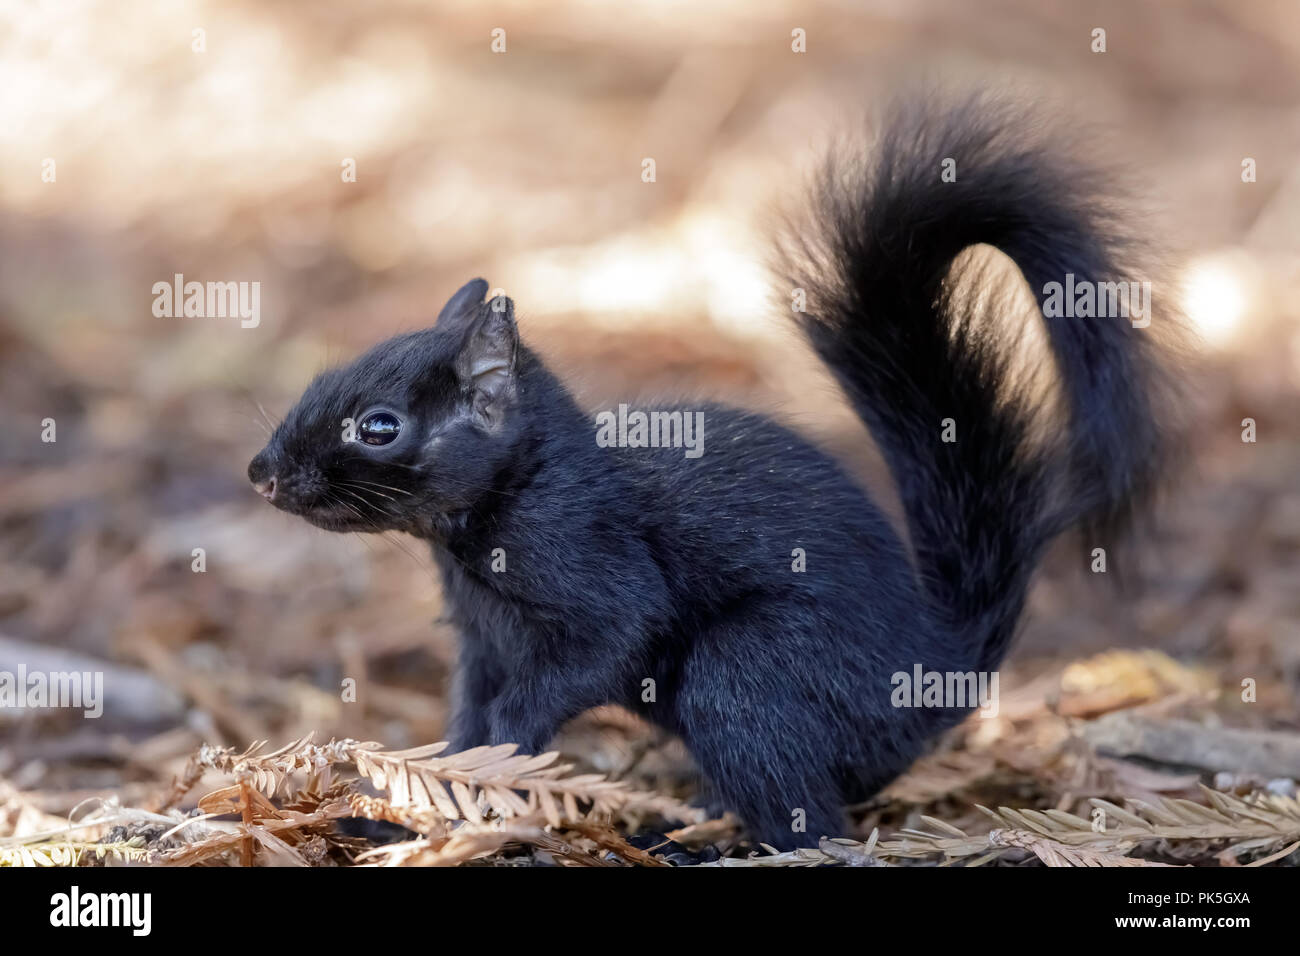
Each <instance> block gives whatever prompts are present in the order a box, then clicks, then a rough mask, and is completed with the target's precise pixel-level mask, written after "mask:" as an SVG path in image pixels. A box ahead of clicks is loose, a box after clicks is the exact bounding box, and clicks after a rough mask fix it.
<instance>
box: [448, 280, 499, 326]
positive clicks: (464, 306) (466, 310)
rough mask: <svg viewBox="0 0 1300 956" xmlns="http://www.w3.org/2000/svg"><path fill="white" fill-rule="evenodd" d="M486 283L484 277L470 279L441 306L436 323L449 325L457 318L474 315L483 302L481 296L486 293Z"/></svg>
mask: <svg viewBox="0 0 1300 956" xmlns="http://www.w3.org/2000/svg"><path fill="white" fill-rule="evenodd" d="M487 291H488V284H487V280H486V279H470V280H469V281H468V282H466V283H465V284H464V285H463V286H461V287H460V290H459V291H458V292H457V293H456V294H455V295H453V296H452V297H451V298H450V299H448V300H447V304H446V305H444V306H443V307H442V311H441V312H439V313H438V321H437V323H436V324H437V325H443V324H444V323H445V324H447V325H451V324H452V323H454V322H455V321H456V320H457V319H463V318H466V317H468V316H471V315H474V314H475V313H476V312H477V311H478V307H479V306H481V305H482V304H483V296H485V295H487Z"/></svg>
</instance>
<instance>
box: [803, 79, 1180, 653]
mask: <svg viewBox="0 0 1300 956" xmlns="http://www.w3.org/2000/svg"><path fill="white" fill-rule="evenodd" d="M949 160H950V161H952V162H951V163H946V161H949ZM954 164H955V165H954ZM945 168H947V169H948V170H949V177H948V178H952V174H953V173H955V180H954V181H951V182H948V181H944V178H943V175H942V174H943V173H944V170H945ZM1104 186H1105V183H1104V181H1103V180H1102V178H1101V177H1100V176H1099V175H1097V174H1095V173H1094V172H1092V171H1090V170H1089V169H1087V168H1086V167H1085V166H1083V165H1082V164H1080V163H1078V162H1076V161H1075V160H1074V159H1072V158H1070V156H1069V155H1068V154H1067V153H1066V152H1065V150H1064V148H1063V149H1061V150H1057V149H1054V148H1052V140H1051V139H1050V138H1049V137H1048V136H1047V135H1045V134H1043V133H1041V131H1040V130H1038V129H1036V128H1035V127H1034V126H1033V125H1031V123H1030V122H1027V121H1026V119H1025V117H1024V115H1023V113H1022V111H1021V110H1020V109H1019V108H1018V107H1016V106H1015V105H1014V104H1012V103H1009V102H1006V101H993V100H990V99H989V98H987V97H983V96H979V97H972V98H969V99H967V100H965V101H963V102H958V103H954V104H951V105H948V106H943V107H940V108H935V107H934V106H933V105H932V104H930V103H927V102H925V101H921V100H912V101H907V102H903V103H900V104H899V105H897V106H896V107H895V108H894V109H893V111H892V112H891V114H890V115H889V118H888V119H887V121H886V122H885V124H884V125H883V127H882V132H881V134H880V137H879V140H878V143H877V146H876V149H875V151H874V153H873V154H872V155H871V157H870V159H869V161H866V162H864V161H862V160H860V159H856V158H855V159H854V160H852V161H849V162H843V161H842V160H840V159H833V160H832V161H831V162H829V163H828V165H827V166H826V167H825V169H824V170H823V172H822V175H821V177H820V179H819V180H818V188H817V191H816V193H815V201H814V213H815V216H816V223H815V225H814V227H813V229H812V232H811V233H809V232H808V231H807V230H803V231H801V232H800V233H799V234H798V236H797V239H796V242H795V243H794V244H787V247H786V249H785V252H786V266H787V269H788V271H789V274H790V278H791V280H792V281H793V282H794V283H795V285H796V286H799V287H802V288H804V289H805V290H806V294H807V311H806V312H805V313H795V316H796V319H797V320H798V322H799V323H800V325H801V327H802V328H803V330H804V331H805V333H806V334H807V336H808V338H809V339H810V340H811V342H812V344H813V346H814V348H815V349H816V350H817V352H818V353H819V354H820V356H821V358H822V359H823V360H824V361H825V362H826V364H827V365H828V366H829V367H830V368H831V370H832V371H833V372H834V373H835V375H836V376H837V378H838V379H839V381H840V382H841V384H842V385H843V386H844V388H845V390H846V392H847V393H848V396H849V398H850V400H851V401H852V403H853V404H854V407H855V408H856V410H857V412H858V414H859V415H861V417H862V418H863V420H864V421H865V422H866V424H867V426H868V427H869V428H870V430H871V432H872V434H873V436H874V437H875V439H876V441H877V443H878V444H879V446H880V449H881V451H882V453H883V454H884V456H885V458H886V460H887V462H888V464H889V467H890V470H891V472H892V473H893V475H894V478H895V481H896V482H897V485H898V489H899V492H900V495H901V498H902V501H903V506H904V509H905V512H906V518H907V524H908V530H909V533H910V536H911V539H912V546H913V550H914V552H915V555H916V560H917V564H918V573H919V577H920V579H921V582H922V584H923V587H924V589H925V591H926V592H927V594H928V595H929V596H930V598H931V599H932V600H933V602H934V604H935V607H936V611H937V613H938V614H939V615H940V619H941V620H942V621H944V622H945V624H946V625H947V626H949V627H950V628H952V629H953V631H954V632H955V633H956V634H958V635H960V637H961V638H962V642H963V643H964V644H965V646H967V647H968V648H970V650H971V652H972V654H973V658H972V661H973V663H978V664H979V665H980V666H983V667H985V668H990V667H993V666H995V665H996V663H997V661H998V660H999V659H1000V658H1001V656H1002V655H1003V654H1004V653H1005V651H1006V649H1007V645H1008V643H1009V641H1010V639H1011V637H1012V635H1013V633H1014V630H1015V626H1016V621H1017V619H1018V618H1019V615H1020V612H1021V609H1022V606H1023V602H1024V596H1025V592H1026V588H1027V585H1028V580H1029V577H1030V575H1031V574H1032V572H1033V569H1034V566H1035V565H1036V563H1037V562H1038V560H1039V558H1040V556H1041V554H1042V552H1043V550H1044V548H1045V546H1046V544H1047V543H1048V542H1049V541H1050V540H1051V539H1052V538H1053V537H1054V536H1055V535H1056V534H1058V533H1059V532H1061V531H1063V530H1065V529H1066V528H1068V527H1070V526H1072V525H1084V526H1086V527H1088V528H1091V529H1095V530H1098V531H1103V530H1108V529H1114V528H1116V527H1117V526H1118V525H1120V524H1122V523H1123V521H1124V520H1125V519H1126V518H1127V517H1128V515H1129V514H1130V512H1131V511H1132V510H1133V509H1134V508H1135V506H1137V505H1140V504H1141V503H1142V502H1143V501H1144V500H1145V499H1146V498H1147V497H1148V495H1149V494H1150V492H1151V491H1152V490H1153V488H1154V486H1155V484H1156V479H1157V477H1158V476H1159V474H1160V470H1161V468H1162V463H1163V462H1164V461H1165V458H1166V455H1165V451H1166V445H1167V442H1166V440H1165V438H1164V430H1163V429H1162V428H1161V424H1160V420H1161V413H1160V410H1159V409H1160V407H1161V405H1162V402H1161V398H1160V396H1161V395H1162V393H1163V392H1164V390H1165V388H1166V385H1165V382H1164V380H1163V377H1162V372H1161V364H1160V362H1159V361H1158V360H1157V355H1158V353H1159V351H1160V349H1159V348H1158V347H1157V344H1156V335H1157V333H1159V332H1160V329H1159V324H1160V323H1161V322H1163V321H1166V320H1165V319H1164V318H1163V317H1162V316H1160V315H1157V316H1156V318H1155V319H1154V321H1153V322H1152V324H1151V325H1150V326H1149V327H1135V326H1134V322H1133V319H1134V318H1137V317H1136V316H1134V317H1108V318H1098V317H1075V316H1074V315H1073V314H1070V312H1071V310H1070V307H1069V306H1064V307H1062V308H1056V307H1055V306H1054V304H1053V303H1050V302H1045V301H1044V300H1045V297H1046V292H1045V287H1048V286H1049V283H1060V284H1062V285H1063V286H1064V285H1065V284H1066V283H1069V282H1072V283H1073V287H1074V288H1075V289H1081V288H1083V286H1084V284H1085V283H1094V284H1096V287H1097V288H1098V289H1100V290H1102V300H1103V303H1105V301H1106V300H1107V293H1108V291H1109V290H1110V289H1111V288H1114V287H1109V286H1104V285H1102V284H1103V283H1111V282H1124V283H1126V284H1127V283H1130V282H1138V283H1141V282H1145V281H1151V280H1152V279H1153V278H1154V277H1153V276H1151V275H1149V274H1144V272H1143V267H1142V266H1141V265H1140V264H1138V263H1135V262H1132V261H1131V260H1130V253H1131V252H1132V251H1133V250H1134V246H1133V244H1132V243H1131V242H1129V241H1127V240H1125V239H1124V238H1123V237H1122V231H1121V230H1119V229H1118V228H1117V224H1118V222H1119V218H1118V217H1119V212H1120V211H1121V210H1118V209H1117V208H1116V207H1115V206H1114V205H1108V204H1107V203H1108V200H1107V198H1106V193H1105V191H1104ZM980 243H983V244H987V245H990V246H994V247H996V248H997V249H999V250H1001V251H1002V252H1003V253H1005V254H1006V256H1008V257H1009V258H1010V259H1011V260H1012V261H1013V262H1014V263H1015V264H1016V266H1018V267H1019V269H1020V272H1021V273H1022V274H1023V276H1024V279H1025V280H1026V281H1027V282H1028V285H1029V287H1030V288H1031V289H1032V290H1033V292H1034V295H1035V296H1036V297H1037V299H1038V302H1039V305H1040V312H1041V307H1042V306H1044V305H1047V306H1048V307H1049V308H1048V310H1047V311H1045V312H1041V314H1040V315H1039V316H1037V318H1038V319H1039V320H1041V321H1043V322H1045V323H1046V331H1047V339H1048V343H1049V346H1050V351H1051V354H1052V356H1053V358H1054V361H1055V366H1056V373H1057V375H1058V376H1059V378H1060V380H1061V398H1062V399H1063V400H1064V401H1063V403H1061V404H1062V405H1063V413H1062V415H1061V418H1062V420H1061V421H1060V422H1059V423H1057V429H1056V436H1055V437H1051V431H1050V429H1049V431H1048V433H1047V434H1048V436H1049V437H1048V438H1047V439H1046V440H1044V439H1043V436H1042V434H1040V432H1041V431H1042V429H1041V426H1042V424H1043V422H1042V418H1043V411H1044V409H1045V408H1046V407H1048V405H1047V404H1046V403H1047V401H1048V400H1047V399H1046V398H1044V397H1043V396H1041V395H1036V394H1035V392H1034V390H1033V389H1032V388H1030V387H1028V386H1027V385H1026V384H1025V383H1024V381H1023V380H1017V375H1016V374H1015V372H1016V359H1015V355H1016V353H1017V350H1018V349H1019V346H1020V343H1021V340H1022V339H1023V338H1024V336H1025V334H1026V330H1025V329H1024V328H1023V327H1022V326H1020V325H1019V323H1021V322H1023V319H1024V314H1023V311H1022V312H1020V313H1017V314H1015V315H1005V314H1004V315H998V314H991V315H990V314H984V313H988V312H989V308H988V307H987V305H985V306H984V307H982V308H981V307H979V306H977V305H972V304H970V303H968V302H966V301H964V300H962V298H961V297H960V296H958V295H957V294H956V293H955V291H954V288H955V287H954V282H953V280H954V275H953V274H952V272H953V270H952V267H953V263H954V259H955V257H957V255H958V254H959V253H961V252H962V251H963V250H964V249H966V248H968V247H970V246H972V245H975V244H980ZM963 261H964V260H963ZM1067 276H1072V277H1073V279H1072V280H1070V279H1067ZM1125 288H1128V286H1127V285H1126V286H1125ZM1148 288H1149V287H1148ZM1133 305H1134V306H1140V305H1141V303H1140V302H1139V301H1138V300H1137V299H1134V301H1133ZM1062 311H1064V312H1065V313H1066V315H1060V316H1059V317H1052V315H1053V314H1054V313H1056V314H1059V313H1060V312H1062ZM994 312H996V307H995V308H994ZM1030 317H1031V318H1033V315H1032V313H1031V314H1030ZM1147 318H1149V315H1148V316H1147ZM1145 320H1146V319H1140V320H1139V324H1142V322H1144V321H1145ZM946 419H951V420H952V422H951V425H950V427H949V430H948V435H947V436H946V437H948V438H949V439H954V438H955V440H950V441H945V440H944V438H945V435H944V430H945V426H944V421H945V420H946ZM954 432H955V433H954ZM1098 540H1101V538H1100V536H1099V537H1098ZM1088 546H1089V547H1091V544H1089V545H1088Z"/></svg>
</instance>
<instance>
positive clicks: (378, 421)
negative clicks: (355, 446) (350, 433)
mask: <svg viewBox="0 0 1300 956" xmlns="http://www.w3.org/2000/svg"><path fill="white" fill-rule="evenodd" d="M401 430H402V423H401V421H400V420H399V419H398V417H397V416H396V415H390V414H389V413H388V412H375V413H374V414H373V415H367V416H366V417H365V418H364V419H363V420H362V422H361V426H360V427H359V428H358V429H357V434H358V435H359V436H360V438H361V440H362V441H363V442H365V443H366V444H367V445H387V444H388V443H389V442H390V441H392V440H393V439H394V438H396V437H397V433H398V432H400V431H401Z"/></svg>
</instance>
